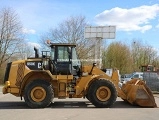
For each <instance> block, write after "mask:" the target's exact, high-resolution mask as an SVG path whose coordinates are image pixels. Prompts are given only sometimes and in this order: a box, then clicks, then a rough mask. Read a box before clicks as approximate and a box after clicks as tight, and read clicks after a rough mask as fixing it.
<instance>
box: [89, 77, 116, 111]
mask: <svg viewBox="0 0 159 120" xmlns="http://www.w3.org/2000/svg"><path fill="white" fill-rule="evenodd" d="M87 96H88V98H89V101H90V102H91V103H92V104H93V105H94V106H95V107H98V108H108V107H111V106H112V105H113V104H114V103H115V101H116V98H117V91H116V88H115V86H114V84H113V83H112V82H111V81H109V80H105V79H99V80H95V81H93V82H92V83H91V85H90V87H89V89H88V94H87Z"/></svg>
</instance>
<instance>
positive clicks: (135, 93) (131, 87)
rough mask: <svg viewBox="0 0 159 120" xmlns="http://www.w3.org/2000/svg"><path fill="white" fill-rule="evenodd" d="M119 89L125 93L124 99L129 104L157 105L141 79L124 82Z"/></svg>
mask: <svg viewBox="0 0 159 120" xmlns="http://www.w3.org/2000/svg"><path fill="white" fill-rule="evenodd" d="M121 90H122V91H123V92H124V93H125V95H126V98H124V101H127V102H129V103H130V104H133V105H139V106H141V107H157V105H156V103H155V98H154V96H153V94H152V92H151V90H150V89H149V88H148V87H147V85H146V84H145V82H144V81H143V80H140V79H132V80H131V81H128V82H127V83H126V84H124V85H123V86H122V87H121Z"/></svg>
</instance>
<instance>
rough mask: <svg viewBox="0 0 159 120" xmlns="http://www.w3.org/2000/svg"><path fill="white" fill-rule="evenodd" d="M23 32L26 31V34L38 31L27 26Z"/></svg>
mask: <svg viewBox="0 0 159 120" xmlns="http://www.w3.org/2000/svg"><path fill="white" fill-rule="evenodd" d="M22 32H23V33H26V34H35V33H36V31H35V30H33V29H27V28H23V29H22Z"/></svg>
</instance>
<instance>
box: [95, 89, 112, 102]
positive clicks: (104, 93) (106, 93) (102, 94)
mask: <svg viewBox="0 0 159 120" xmlns="http://www.w3.org/2000/svg"><path fill="white" fill-rule="evenodd" d="M96 96H97V98H98V99H99V100H100V101H107V100H108V99H109V98H110V96H111V91H110V89H109V88H108V87H106V86H102V87H99V88H98V89H97V92H96Z"/></svg>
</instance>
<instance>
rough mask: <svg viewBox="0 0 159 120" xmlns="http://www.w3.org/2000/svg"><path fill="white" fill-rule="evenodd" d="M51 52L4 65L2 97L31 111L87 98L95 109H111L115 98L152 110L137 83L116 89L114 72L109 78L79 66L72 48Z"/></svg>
mask: <svg viewBox="0 0 159 120" xmlns="http://www.w3.org/2000/svg"><path fill="white" fill-rule="evenodd" d="M49 46H50V48H51V51H42V56H41V57H39V54H38V51H37V49H35V57H34V58H28V59H27V60H18V61H14V62H10V63H8V64H7V67H6V73H5V78H4V82H5V85H4V87H3V94H6V93H11V94H12V95H15V96H17V97H21V99H22V98H24V100H25V102H26V104H27V105H28V106H29V107H31V108H44V107H47V106H48V105H50V103H51V102H52V101H53V99H54V98H59V99H65V98H82V97H83V98H87V99H88V100H89V101H90V102H91V103H92V104H93V105H94V106H95V107H99V108H105V107H111V106H112V105H113V104H114V103H115V101H116V98H117V97H118V96H119V97H121V98H122V99H123V100H124V101H127V102H129V103H131V104H137V105H139V106H143V107H156V103H155V99H154V97H153V94H152V92H151V91H150V90H149V88H148V87H147V86H146V85H145V83H144V82H142V81H141V80H133V81H130V82H128V83H127V84H125V85H123V86H122V88H120V87H119V85H118V84H119V76H118V72H117V70H116V69H114V70H113V73H112V76H111V77H109V76H108V75H106V74H105V71H104V70H101V69H99V68H97V66H96V64H95V63H94V64H93V65H91V66H82V65H81V62H80V61H79V59H78V58H77V54H76V49H75V48H76V45H75V44H64V43H49Z"/></svg>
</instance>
